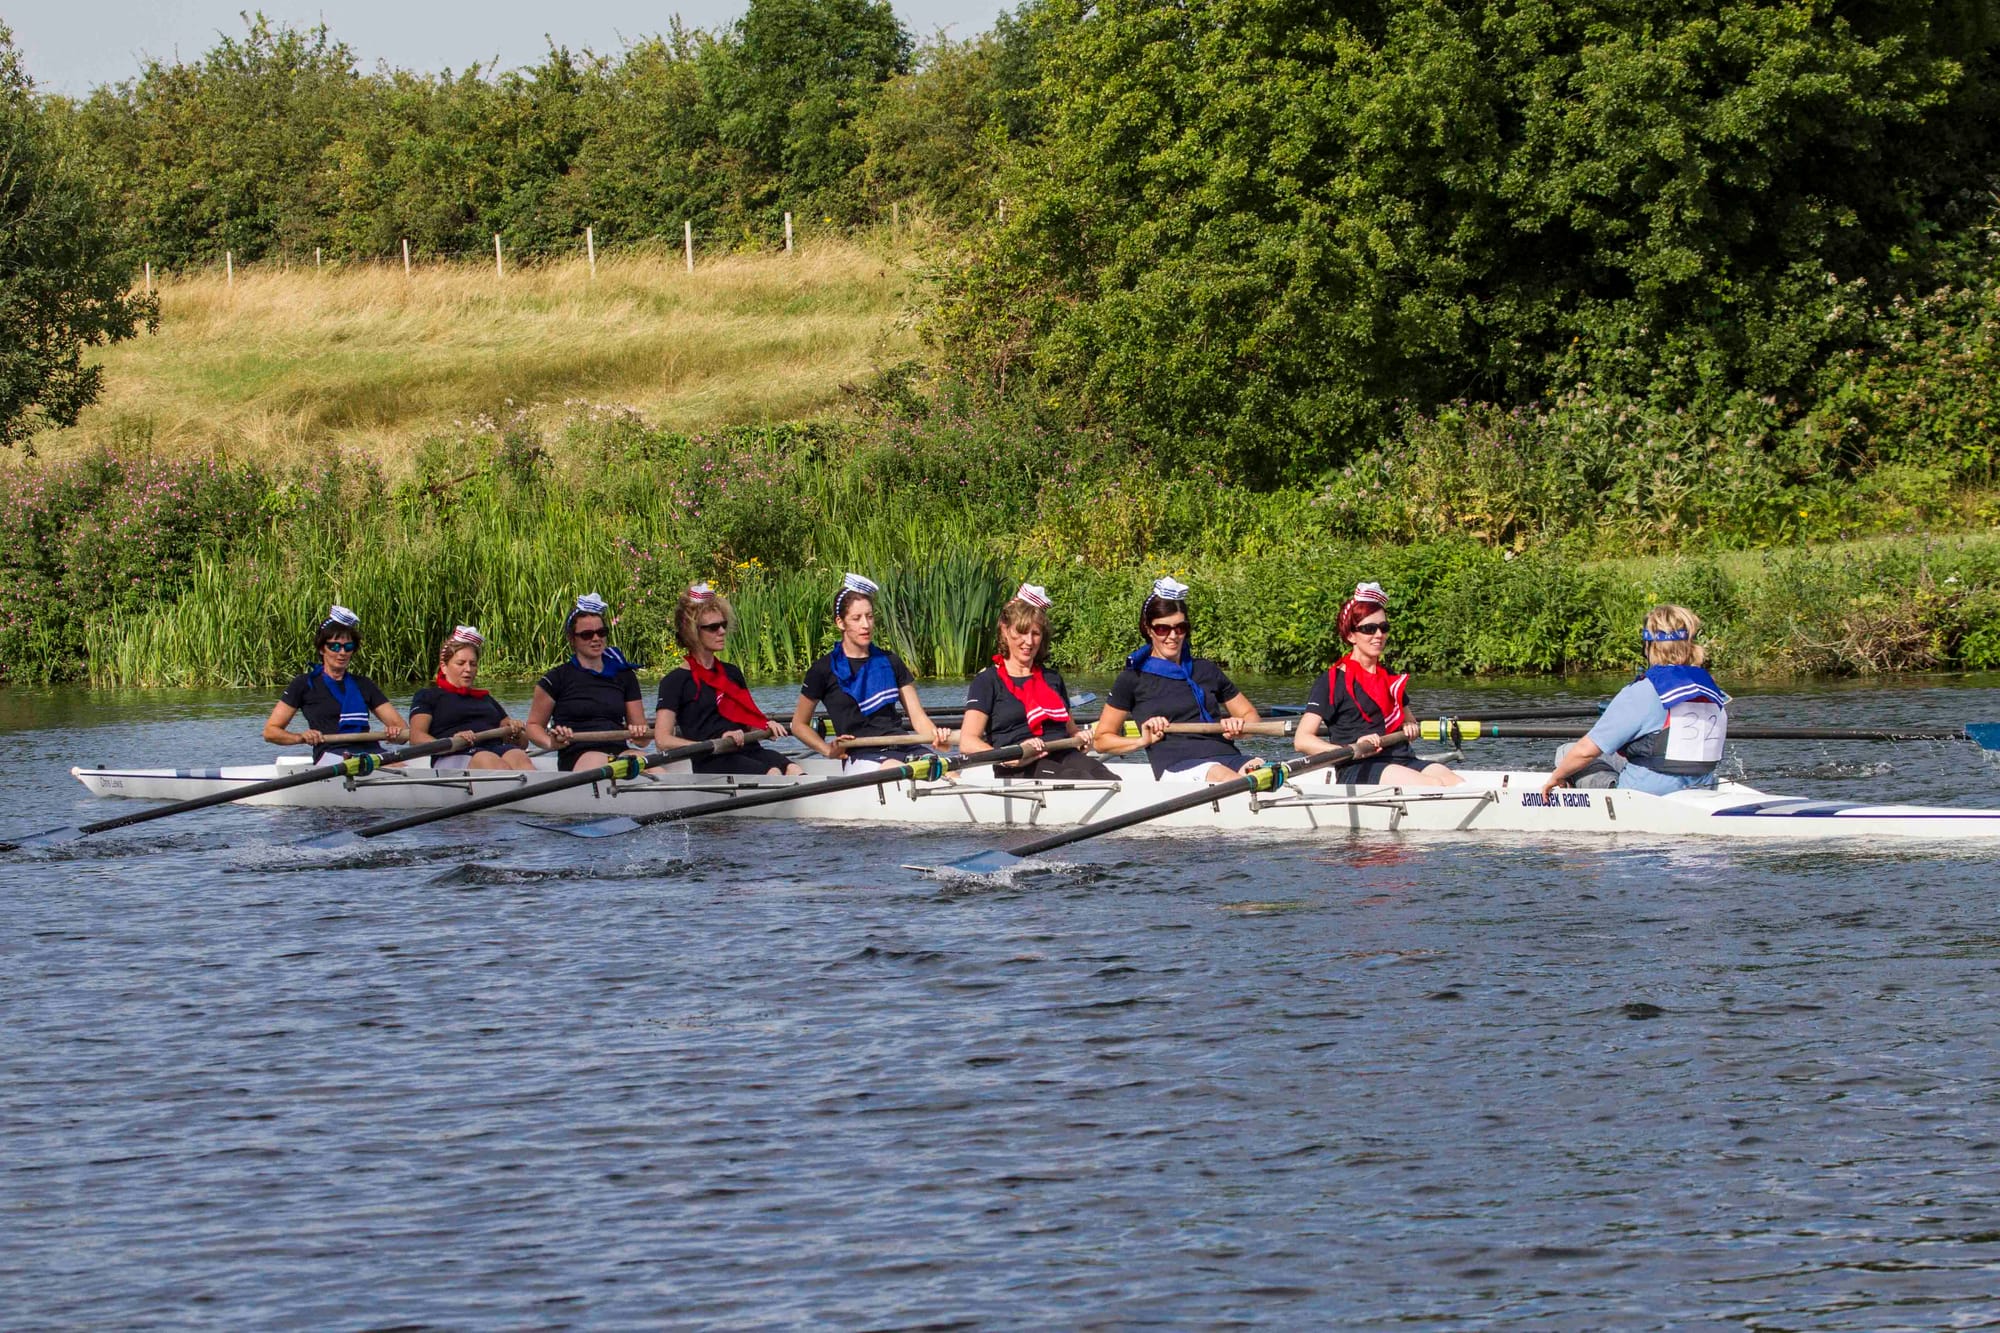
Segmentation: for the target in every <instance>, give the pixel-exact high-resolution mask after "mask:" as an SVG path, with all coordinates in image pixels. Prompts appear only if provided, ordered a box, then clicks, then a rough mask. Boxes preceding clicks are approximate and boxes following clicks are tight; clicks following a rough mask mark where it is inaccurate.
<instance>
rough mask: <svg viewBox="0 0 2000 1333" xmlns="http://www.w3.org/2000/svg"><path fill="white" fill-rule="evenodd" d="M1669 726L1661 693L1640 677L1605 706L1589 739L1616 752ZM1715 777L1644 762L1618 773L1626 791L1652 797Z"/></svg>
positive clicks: (1626, 766)
mask: <svg viewBox="0 0 2000 1333" xmlns="http://www.w3.org/2000/svg"><path fill="white" fill-rule="evenodd" d="M1666 725H1667V708H1666V705H1665V704H1663V703H1661V702H1660V692H1659V691H1658V690H1656V689H1654V688H1653V683H1652V682H1651V681H1649V680H1646V679H1645V678H1644V677H1641V678H1640V679H1638V680H1635V681H1633V682H1632V683H1631V684H1630V685H1627V686H1626V687H1625V688H1624V689H1622V690H1620V691H1618V694H1617V695H1616V697H1614V698H1613V699H1612V700H1611V702H1610V703H1609V704H1607V705H1605V708H1604V711H1603V713H1601V714H1599V715H1598V718H1597V725H1596V726H1594V727H1592V728H1591V729H1590V736H1589V738H1588V739H1590V740H1591V741H1594V742H1595V743H1596V745H1597V748H1598V749H1600V750H1602V751H1604V753H1606V754H1617V753H1618V751H1619V750H1621V749H1623V748H1624V747H1625V746H1627V745H1630V744H1631V743H1632V742H1633V741H1636V740H1638V739H1639V738H1640V737H1641V736H1645V735H1648V734H1650V733H1652V732H1655V731H1658V730H1659V729H1660V728H1662V727H1664V726H1666ZM1714 780H1715V779H1714V777H1713V776H1712V775H1711V776H1707V777H1704V776H1701V775H1699V774H1693V773H1662V772H1660V771H1659V770H1657V769H1652V768H1647V767H1646V766H1645V765H1643V764H1627V765H1625V771H1624V772H1622V773H1620V774H1619V775H1618V785H1619V786H1620V787H1623V788H1625V789H1626V790H1627V791H1642V792H1645V793H1646V794H1647V795H1649V796H1671V795H1673V794H1674V793H1675V792H1677V791H1686V790H1687V789H1688V788H1690V787H1706V786H1709V785H1711V784H1712V783H1713V782H1714Z"/></svg>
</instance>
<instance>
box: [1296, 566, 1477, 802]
mask: <svg viewBox="0 0 2000 1333" xmlns="http://www.w3.org/2000/svg"><path fill="white" fill-rule="evenodd" d="M1337 623H1338V627H1339V633H1340V637H1341V640H1342V641H1343V642H1345V643H1346V644H1347V655H1346V656H1345V657H1343V658H1341V659H1340V660H1339V661H1338V662H1335V663H1334V664H1333V665H1332V666H1331V667H1329V668H1327V671H1326V674H1325V675H1323V676H1321V677H1320V678H1319V679H1318V680H1315V681H1314V682H1313V687H1312V693H1311V694H1310V695H1309V696H1308V697H1307V699H1306V711H1305V716H1304V717H1302V718H1300V719H1299V730H1298V735H1297V736H1296V737H1294V739H1293V743H1294V744H1295V745H1297V746H1298V749H1299V753H1301V754H1323V753H1325V752H1326V751H1328V750H1331V749H1333V748H1334V747H1335V746H1340V745H1350V746H1353V747H1354V753H1355V757H1354V758H1353V759H1351V760H1349V761H1348V762H1346V763H1344V764H1335V765H1334V768H1333V775H1334V780H1335V781H1336V782H1344V783H1348V784H1350V785H1352V786H1356V787H1377V786H1388V787H1456V786H1458V785H1459V784H1460V783H1461V782H1463V781H1464V780H1465V779H1463V778H1461V777H1459V776H1458V774H1456V773H1454V772H1452V771H1451V770H1450V769H1449V768H1446V767H1445V766H1444V765H1443V764H1434V763H1433V764H1427V763H1425V762H1424V761H1423V760H1421V759H1419V758H1417V756H1416V753H1415V752H1414V751H1413V750H1412V749H1411V748H1410V742H1411V741H1413V740H1415V739H1417V737H1418V736H1419V735H1420V734H1421V730H1420V726H1419V724H1418V723H1417V722H1415V721H1412V720H1411V719H1410V716H1409V688H1410V678H1409V676H1408V675H1407V674H1398V673H1396V672H1392V671H1390V670H1389V668H1388V667H1386V666H1384V665H1382V654H1383V650H1384V649H1386V648H1387V647H1388V644H1389V596H1388V594H1387V593H1385V592H1383V591H1382V585H1381V584H1379V583H1363V584H1360V585H1359V586H1357V587H1356V588H1355V589H1354V595H1353V596H1352V597H1350V598H1348V599H1347V601H1346V602H1345V603H1344V604H1343V605H1342V606H1341V608H1340V619H1339V621H1338V622H1337ZM1322 732H1324V734H1322Z"/></svg>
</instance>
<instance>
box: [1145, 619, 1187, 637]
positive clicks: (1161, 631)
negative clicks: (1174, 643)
mask: <svg viewBox="0 0 2000 1333" xmlns="http://www.w3.org/2000/svg"><path fill="white" fill-rule="evenodd" d="M1146 629H1147V631H1148V632H1150V633H1153V634H1157V635H1159V636H1160V637H1161V638H1163V639H1164V638H1166V637H1167V636H1168V635H1171V634H1185V633H1187V632H1188V623H1187V621H1185V620H1176V621H1175V622H1174V623H1173V624H1171V625H1169V624H1167V623H1166V622H1165V621H1162V620H1156V621H1154V622H1153V623H1152V624H1150V625H1148V626H1146Z"/></svg>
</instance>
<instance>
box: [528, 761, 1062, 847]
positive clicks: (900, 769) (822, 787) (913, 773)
mask: <svg viewBox="0 0 2000 1333" xmlns="http://www.w3.org/2000/svg"><path fill="white" fill-rule="evenodd" d="M1082 745H1083V738H1082V737H1080V736H1064V737H1062V738H1060V739H1058V740H1052V741H1045V742H1043V746H1044V748H1045V749H1046V750H1047V751H1048V752H1049V753H1051V754H1055V753H1058V752H1060V751H1063V750H1075V749H1078V748H1080V747H1081V746H1082ZM1025 758H1027V746H1025V745H1008V746H1003V747H1002V748H1000V749H998V750H981V751H979V752H978V753H977V754H972V755H963V754H961V755H953V756H951V757H950V758H946V757H945V756H944V755H941V754H933V755H926V756H924V757H923V758H921V759H908V760H904V761H903V762H902V763H898V764H890V765H888V766H886V767H883V768H871V769H865V770H863V771H862V772H859V773H846V774H842V775H841V776H840V777H837V778H827V779H825V780H823V781H820V782H805V783H799V784H797V785H793V786H784V787H767V788H763V789H761V790H758V791H753V792H746V793H744V794H743V795H741V796H731V797H726V798H724V799H723V800H720V801H704V802H703V803H701V804H700V805H687V806H681V807H679V808H678V809H673V810H655V811H654V812H652V813H651V814H645V815H616V816H613V817H612V818H610V819H599V820H596V821H594V822H592V823H589V824H537V825H536V826H535V827H537V828H545V829H549V830H551V831H552V832H556V833H567V834H569V835H570V836H572V837H576V838H610V837H615V836H616V835H618V834H620V833H630V832H632V831H634V830H635V829H642V828H648V827H651V826H652V825H654V824H668V823H674V822H677V821H680V820H686V819H700V818H702V817H703V816H704V815H727V814H733V813H735V812H736V811H738V810H749V809H753V808H754V807H756V806H760V805H781V804H783V803H784V802H786V801H797V800H803V799H805V798H807V797H811V796H825V795H829V794H831V793H833V792H837V791H853V790H855V789H857V788H860V787H880V786H885V785H887V784H888V783H891V782H903V781H917V782H935V781H937V780H938V779H940V778H942V777H943V776H944V775H945V774H947V773H955V772H957V771H958V770H960V769H963V768H976V767H978V766H979V765H981V764H1011V763H1013V762H1014V761H1015V760H1017V759H1025Z"/></svg>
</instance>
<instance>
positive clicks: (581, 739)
mask: <svg viewBox="0 0 2000 1333" xmlns="http://www.w3.org/2000/svg"><path fill="white" fill-rule="evenodd" d="M613 741H617V742H619V743H621V744H625V745H633V744H643V743H644V742H635V741H634V740H633V739H632V733H631V732H629V731H573V732H571V733H570V736H569V744H568V745H566V746H563V747H561V748H563V749H574V748H575V747H576V746H579V745H607V744H610V743H611V742H613Z"/></svg>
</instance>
